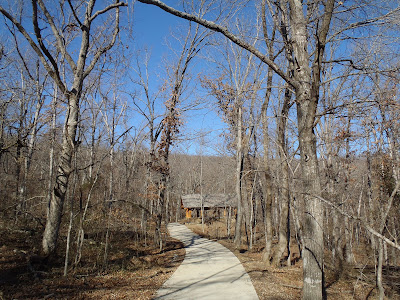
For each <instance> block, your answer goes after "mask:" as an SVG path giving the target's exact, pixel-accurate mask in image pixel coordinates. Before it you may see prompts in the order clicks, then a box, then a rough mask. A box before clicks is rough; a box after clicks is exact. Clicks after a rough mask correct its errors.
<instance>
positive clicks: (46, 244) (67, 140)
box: [42, 94, 79, 255]
mask: <svg viewBox="0 0 400 300" xmlns="http://www.w3.org/2000/svg"><path fill="white" fill-rule="evenodd" d="M78 99H79V98H78V97H77V95H74V94H72V95H70V97H69V99H68V109H67V115H66V118H65V124H64V133H63V141H62V149H61V155H60V160H59V162H58V169H57V176H56V181H55V185H54V187H53V191H52V193H51V198H50V201H49V203H48V208H47V222H46V227H45V230H44V234H43V240H42V246H43V252H44V254H45V255H49V254H51V253H52V252H53V251H54V250H55V249H56V245H57V238H58V231H59V228H60V223H61V217H62V211H63V206H64V200H65V194H66V192H67V187H68V179H69V175H70V174H71V171H72V169H71V160H72V155H73V152H74V150H75V144H76V141H75V136H76V129H77V126H78V116H79V101H78Z"/></svg>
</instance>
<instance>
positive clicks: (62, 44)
mask: <svg viewBox="0 0 400 300" xmlns="http://www.w3.org/2000/svg"><path fill="white" fill-rule="evenodd" d="M95 3H96V1H95V0H91V1H89V2H87V3H86V5H85V6H74V5H73V3H72V2H71V1H67V3H65V2H64V1H63V2H60V6H59V8H60V9H61V11H62V12H63V14H58V15H56V14H54V13H55V12H53V11H51V10H49V8H48V7H47V6H46V4H45V3H44V1H42V0H37V1H32V24H31V26H32V27H33V29H34V36H31V35H30V34H29V32H28V31H27V30H26V29H25V26H26V25H23V24H21V23H20V22H19V21H18V17H15V16H13V15H12V14H11V13H10V12H9V11H7V10H6V9H4V8H3V7H2V6H1V7H0V12H1V13H2V14H3V15H4V16H5V17H6V18H7V19H8V20H9V21H10V22H11V23H12V24H13V25H14V26H15V27H16V28H17V29H18V31H19V32H20V33H21V34H22V35H23V36H24V38H25V39H26V41H27V42H28V43H29V45H30V46H31V48H32V50H33V51H34V52H35V53H36V55H37V56H38V57H39V59H40V61H41V63H42V64H43V66H44V68H45V69H46V71H47V72H48V74H49V75H50V76H51V77H52V79H53V80H54V81H55V82H56V84H57V86H58V88H59V90H60V92H61V93H62V94H63V95H64V96H65V98H66V100H67V105H68V108H67V114H66V118H65V124H64V134H63V142H62V151H61V153H60V159H59V160H58V161H59V166H58V168H57V176H56V182H55V185H54V189H53V192H52V196H51V199H49V208H48V215H47V222H46V228H45V231H44V234H43V245H42V246H43V252H44V253H45V254H50V253H52V252H54V251H55V249H56V245H57V238H58V231H59V227H60V222H61V216H62V211H63V204H64V200H65V194H66V191H67V186H68V179H69V175H70V174H71V171H72V166H71V161H72V156H73V152H74V150H75V148H76V146H77V145H78V141H76V140H75V138H76V130H77V125H78V122H79V102H80V98H81V94H82V88H83V82H84V80H85V78H86V77H87V76H88V75H89V74H90V73H91V72H92V70H93V69H94V68H95V66H96V63H97V62H98V60H99V58H100V57H101V56H102V55H104V53H106V52H107V51H108V50H109V49H111V48H112V47H113V46H114V44H115V42H116V39H117V36H118V32H119V8H120V7H121V6H126V3H124V2H119V1H117V2H115V3H113V4H110V5H109V6H106V7H104V8H103V9H100V10H98V11H94V6H95ZM111 10H115V19H114V28H113V31H112V34H111V37H107V36H106V35H100V36H97V39H96V41H94V40H93V37H92V36H91V33H92V32H93V31H94V30H95V27H92V25H93V26H96V25H95V24H94V21H95V20H97V19H98V18H99V16H102V15H104V14H106V13H108V12H109V11H111ZM39 12H40V14H41V15H43V18H39ZM67 13H69V15H68V18H69V19H66V15H67ZM55 18H57V19H59V20H60V23H58V22H56V21H55ZM42 28H49V29H48V30H43V29H42ZM98 29H100V28H98ZM75 31H77V32H80V47H79V51H78V56H77V58H76V59H74V55H73V54H72V51H74V49H71V47H70V45H69V44H70V43H71V41H72V40H75V39H76V38H78V36H77V35H76V34H75ZM100 31H103V32H104V31H107V30H106V28H102V29H100ZM44 33H45V34H44ZM104 33H105V32H104ZM46 37H47V38H46ZM49 37H51V38H52V39H53V41H54V42H53V41H51V40H50V39H49ZM95 45H100V46H98V47H96V46H95ZM52 49H56V52H58V53H60V54H61V56H62V57H63V62H64V60H65V62H66V63H67V64H68V66H69V68H70V72H71V76H70V77H69V78H65V80H63V74H61V69H62V68H60V64H59V63H57V59H56V58H55V57H54V56H53V54H52V53H54V51H53V50H52Z"/></svg>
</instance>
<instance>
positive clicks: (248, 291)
mask: <svg viewBox="0 0 400 300" xmlns="http://www.w3.org/2000/svg"><path fill="white" fill-rule="evenodd" d="M168 230H169V232H170V234H171V236H172V237H174V238H176V239H179V240H181V241H182V242H183V243H184V244H185V247H186V257H185V260H184V261H183V263H182V264H181V266H180V267H179V268H178V269H177V270H176V272H175V273H174V274H173V275H172V277H171V278H170V279H169V280H168V281H167V282H165V284H164V285H163V286H162V288H161V289H160V290H159V291H158V293H157V295H156V299H258V296H257V294H256V291H255V289H254V287H253V285H252V283H251V280H250V277H249V275H248V274H247V273H246V271H245V269H244V268H243V266H242V265H241V263H240V261H239V260H238V259H237V257H236V256H235V255H234V254H233V253H232V252H230V251H229V250H228V249H227V248H225V247H224V246H222V245H220V244H219V243H217V242H213V241H210V240H207V239H205V238H201V237H200V236H198V235H196V234H194V233H193V232H192V231H191V230H189V229H188V228H187V227H186V226H184V225H180V224H177V223H172V224H169V225H168Z"/></svg>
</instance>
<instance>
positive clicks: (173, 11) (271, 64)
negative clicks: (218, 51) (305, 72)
mask: <svg viewBox="0 0 400 300" xmlns="http://www.w3.org/2000/svg"><path fill="white" fill-rule="evenodd" d="M138 1H139V2H142V3H145V4H151V5H155V6H158V7H159V8H161V9H162V10H164V11H166V12H168V13H170V14H173V15H174V16H177V17H180V18H182V19H186V20H189V21H193V22H196V23H198V24H200V25H202V26H204V27H206V28H208V29H211V30H213V31H215V32H219V33H222V34H223V35H224V36H225V37H227V38H228V39H229V40H231V41H232V42H233V43H235V44H236V45H238V46H239V47H241V48H243V49H246V50H247V51H249V52H250V53H252V54H254V55H255V56H256V57H258V58H259V59H260V60H261V61H263V62H264V63H266V64H267V65H268V66H269V67H270V68H271V69H272V70H274V71H275V73H276V74H278V75H279V76H280V77H281V78H282V79H283V80H285V81H286V82H287V83H288V84H290V85H291V86H293V87H294V88H297V87H298V83H297V82H295V81H294V80H293V79H292V78H290V77H289V76H288V75H287V74H286V73H285V72H284V71H283V70H282V69H281V68H280V67H279V66H278V65H277V64H276V63H275V62H273V61H272V60H271V59H269V58H268V56H266V55H264V54H262V53H261V52H260V51H259V50H258V49H257V48H255V47H254V46H253V45H251V44H249V43H247V42H246V41H244V40H242V39H241V38H239V37H237V36H236V35H234V34H233V33H231V32H230V31H229V30H228V28H226V27H223V26H221V25H218V24H216V23H214V22H212V21H208V20H205V19H203V18H199V17H197V16H195V15H193V14H188V13H185V12H182V11H179V10H176V9H174V8H172V7H170V6H168V5H166V4H165V3H163V2H161V1H159V0H138Z"/></svg>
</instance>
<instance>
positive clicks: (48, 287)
mask: <svg viewBox="0 0 400 300" xmlns="http://www.w3.org/2000/svg"><path fill="white" fill-rule="evenodd" d="M40 237H41V232H39V231H33V230H30V229H27V228H24V229H18V230H16V229H13V230H11V229H7V228H6V226H1V228H0V245H2V246H0V299H1V300H3V299H152V296H153V295H154V293H155V292H156V291H157V290H158V289H159V288H160V287H161V285H162V284H163V283H164V282H165V281H166V280H167V279H168V278H169V277H170V276H171V275H172V273H173V272H174V271H175V270H176V268H177V267H178V266H179V265H180V263H181V262H182V261H183V259H184V255H185V249H184V246H183V244H182V243H181V242H179V241H177V240H174V239H171V238H168V239H167V242H166V245H165V247H164V249H163V251H161V252H160V251H159V249H157V248H156V247H154V246H151V245H145V244H144V243H143V241H140V239H139V240H138V239H137V236H135V232H132V231H129V230H125V231H114V232H113V233H112V235H111V237H112V238H111V247H110V251H109V259H108V264H107V266H101V265H99V259H100V260H101V259H102V256H101V255H100V256H101V257H99V253H101V248H102V247H104V246H103V245H102V244H101V243H99V242H98V241H96V239H95V238H94V239H90V240H89V241H86V242H85V247H84V249H83V253H82V262H81V264H80V265H79V266H78V267H77V268H75V269H71V270H70V273H69V275H68V276H66V277H64V276H63V255H62V251H63V249H62V250H61V251H60V254H59V256H58V257H56V258H53V259H52V260H51V261H49V260H46V259H44V258H43V257H40V254H39V251H38V249H36V248H31V246H32V245H40ZM61 242H64V241H63V238H62V237H61ZM60 244H61V243H60Z"/></svg>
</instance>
